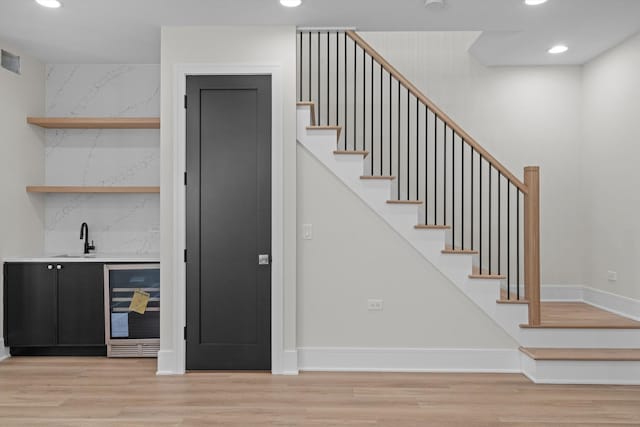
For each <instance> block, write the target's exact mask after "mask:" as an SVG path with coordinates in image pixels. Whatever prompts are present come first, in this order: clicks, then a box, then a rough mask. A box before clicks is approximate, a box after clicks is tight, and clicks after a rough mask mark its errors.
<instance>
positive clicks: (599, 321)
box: [520, 301, 640, 329]
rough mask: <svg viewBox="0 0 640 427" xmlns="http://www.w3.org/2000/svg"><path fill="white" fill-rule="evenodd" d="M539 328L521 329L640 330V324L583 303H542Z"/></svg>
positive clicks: (527, 326) (526, 326) (525, 326)
mask: <svg viewBox="0 0 640 427" xmlns="http://www.w3.org/2000/svg"><path fill="white" fill-rule="evenodd" d="M540 317H541V322H540V325H538V326H530V325H526V324H525V325H520V327H521V328H542V329H544V328H547V329H640V322H638V321H635V320H633V319H629V318H627V317H623V316H619V315H617V314H614V313H611V312H609V311H606V310H602V309H600V308H597V307H594V306H592V305H589V304H586V303H583V302H547V301H543V302H541V303H540Z"/></svg>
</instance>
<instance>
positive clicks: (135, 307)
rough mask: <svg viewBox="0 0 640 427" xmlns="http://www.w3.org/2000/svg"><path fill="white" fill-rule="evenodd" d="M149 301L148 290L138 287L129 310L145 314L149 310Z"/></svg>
mask: <svg viewBox="0 0 640 427" xmlns="http://www.w3.org/2000/svg"><path fill="white" fill-rule="evenodd" d="M148 303H149V294H148V293H147V292H144V291H141V290H140V289H136V290H135V291H134V292H133V298H131V304H130V305H129V311H133V312H136V313H139V314H144V312H145V311H147V304H148Z"/></svg>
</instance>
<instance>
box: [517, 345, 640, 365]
mask: <svg viewBox="0 0 640 427" xmlns="http://www.w3.org/2000/svg"><path fill="white" fill-rule="evenodd" d="M520 351H521V352H522V353H524V354H526V355H527V356H529V357H530V358H532V359H534V360H579V361H619V362H631V361H640V349H637V348H527V347H520Z"/></svg>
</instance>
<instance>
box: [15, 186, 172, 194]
mask: <svg viewBox="0 0 640 427" xmlns="http://www.w3.org/2000/svg"><path fill="white" fill-rule="evenodd" d="M159 192H160V187H86V186H80V187H72V186H48V185H31V186H28V187H27V193H159Z"/></svg>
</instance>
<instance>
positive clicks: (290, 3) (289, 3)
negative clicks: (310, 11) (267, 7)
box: [280, 0, 302, 7]
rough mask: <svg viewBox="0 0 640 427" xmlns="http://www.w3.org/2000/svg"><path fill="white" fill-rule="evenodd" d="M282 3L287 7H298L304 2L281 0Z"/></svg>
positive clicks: (299, 0)
mask: <svg viewBox="0 0 640 427" xmlns="http://www.w3.org/2000/svg"><path fill="white" fill-rule="evenodd" d="M280 4H281V5H283V6H285V7H298V6H300V5H301V4H302V0H280Z"/></svg>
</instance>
